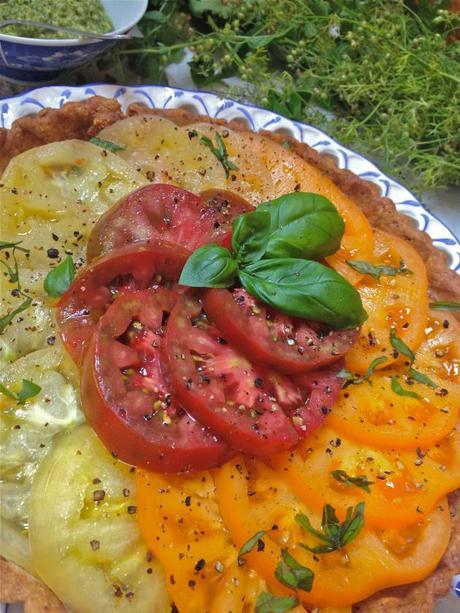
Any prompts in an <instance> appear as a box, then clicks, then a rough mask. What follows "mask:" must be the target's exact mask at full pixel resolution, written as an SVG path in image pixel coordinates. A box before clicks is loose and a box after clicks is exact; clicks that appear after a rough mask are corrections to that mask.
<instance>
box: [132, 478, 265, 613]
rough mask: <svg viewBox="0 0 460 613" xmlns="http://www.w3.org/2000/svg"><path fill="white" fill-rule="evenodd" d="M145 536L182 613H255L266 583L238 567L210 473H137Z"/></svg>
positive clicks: (247, 569)
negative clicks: (179, 474) (255, 606)
mask: <svg viewBox="0 0 460 613" xmlns="http://www.w3.org/2000/svg"><path fill="white" fill-rule="evenodd" d="M137 516H138V520H139V526H140V529H141V532H142V534H143V536H144V538H145V541H146V542H147V545H148V546H149V548H150V550H151V551H152V553H153V554H154V555H155V558H157V559H158V560H159V561H160V562H161V564H162V566H163V568H164V571H165V575H166V578H167V586H168V591H169V593H170V595H171V598H172V600H173V601H174V604H175V605H176V607H177V609H178V610H179V611H180V612H181V613H205V612H208V613H210V612H214V611H215V612H216V613H220V612H222V613H224V612H232V613H248V612H249V611H253V610H254V605H255V601H256V599H257V596H258V594H259V593H260V592H263V591H267V587H266V584H265V581H264V580H263V579H261V578H260V577H259V576H258V575H257V573H255V572H254V571H253V570H252V569H251V568H249V567H248V566H247V565H242V566H241V565H240V564H238V549H237V548H236V547H235V545H234V544H233V543H232V541H231V539H230V538H229V535H228V532H227V530H226V529H225V525H224V523H223V521H222V518H221V516H220V512H219V506H218V504H217V500H216V493H215V487H214V480H213V478H212V475H211V473H209V472H200V473H195V474H193V475H187V476H185V475H181V476H178V475H159V474H152V473H148V472H145V471H138V472H137Z"/></svg>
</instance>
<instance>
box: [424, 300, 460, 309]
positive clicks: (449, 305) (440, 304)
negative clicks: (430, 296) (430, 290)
mask: <svg viewBox="0 0 460 613" xmlns="http://www.w3.org/2000/svg"><path fill="white" fill-rule="evenodd" d="M430 309H433V310H434V311H460V302H453V301H452V300H437V301H436V302H430Z"/></svg>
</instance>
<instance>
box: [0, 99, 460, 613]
mask: <svg viewBox="0 0 460 613" xmlns="http://www.w3.org/2000/svg"><path fill="white" fill-rule="evenodd" d="M146 113H149V114H157V115H161V116H163V117H165V118H168V119H170V120H172V121H174V122H175V123H177V124H180V125H187V124H189V123H193V122H196V121H204V122H210V123H217V124H219V125H229V126H231V127H232V129H236V130H247V127H246V126H245V125H244V124H242V123H241V122H239V121H232V122H230V123H228V122H226V121H225V120H215V119H212V118H209V117H207V116H201V115H193V114H191V113H188V112H186V111H183V110H180V109H174V110H173V109H170V110H157V109H154V110H151V109H147V108H146V107H144V106H143V105H140V104H133V105H131V106H130V107H129V109H128V113H127V114H128V115H136V114H146ZM124 116H125V115H124V114H123V113H122V112H121V110H120V107H119V105H118V103H117V102H116V101H114V100H109V99H106V98H102V97H100V96H94V97H92V98H90V99H88V100H85V101H82V102H69V103H67V104H65V105H63V107H62V108H61V109H44V110H43V111H40V113H38V114H37V115H35V116H34V117H33V118H31V117H23V118H20V119H18V120H16V121H15V122H14V124H13V126H12V128H11V129H10V130H5V129H0V173H1V172H3V170H4V168H5V167H6V165H7V163H8V162H9V160H10V159H11V158H13V157H14V156H15V155H18V154H19V153H21V152H22V151H26V150H27V149H30V148H32V147H36V146H39V145H42V144H45V143H50V142H54V141H58V140H65V139H70V138H80V139H83V140H88V139H89V138H90V137H91V136H94V135H95V134H97V133H98V132H99V131H100V130H102V128H104V127H105V126H108V125H111V124H113V123H115V122H116V121H118V120H119V119H122V118H123V117H124ZM263 134H264V135H265V136H267V137H269V138H272V139H273V140H275V141H277V142H281V143H284V142H286V141H287V142H289V143H290V145H291V147H292V149H293V150H294V151H295V152H296V153H297V154H298V155H300V156H301V157H302V158H303V159H305V160H306V161H307V162H309V163H310V164H312V165H314V166H315V167H317V168H318V169H320V170H321V171H322V172H323V173H325V174H327V175H328V176H329V177H330V178H331V179H332V181H334V183H336V185H338V186H339V187H340V189H341V190H342V191H343V192H344V193H346V194H347V195H348V196H349V197H350V198H351V199H352V200H354V201H355V202H356V203H357V204H358V205H359V206H360V208H361V209H362V210H363V212H364V213H365V215H366V217H367V218H368V219H369V221H370V222H371V224H372V225H373V226H374V227H377V228H380V229H382V230H386V231H388V232H392V233H394V234H396V235H398V236H400V237H401V238H404V239H406V240H408V241H409V242H410V243H412V245H413V246H414V247H415V248H416V249H417V251H418V252H419V253H420V255H421V256H422V258H423V259H424V261H425V263H426V266H427V269H428V275H429V280H430V290H431V292H432V294H433V296H434V297H436V298H439V299H449V300H460V277H459V276H458V275H457V274H456V273H454V272H453V271H451V270H449V269H448V266H447V258H446V255H445V254H444V253H443V252H441V251H439V250H438V249H436V248H435V247H434V245H433V244H432V242H431V239H430V237H429V236H428V235H427V234H425V233H423V232H421V231H420V230H418V229H417V228H415V227H414V225H413V222H412V220H411V219H410V218H408V217H406V216H405V215H402V214H400V213H398V212H397V211H396V208H395V205H394V203H393V202H392V201H391V200H389V199H388V198H384V197H382V196H381V195H380V193H379V189H378V187H377V186H376V185H375V184H373V183H370V182H369V181H365V180H363V179H361V178H360V177H357V176H356V175H354V174H353V173H351V172H350V171H348V170H343V169H339V168H337V166H336V165H335V162H334V161H333V160H332V159H331V158H330V157H328V156H324V155H321V154H319V153H318V152H317V151H315V150H314V149H312V148H311V147H309V146H308V145H305V144H303V143H299V142H298V141H296V140H295V139H294V138H292V137H289V136H286V135H284V134H277V133H273V132H267V131H264V132H263ZM449 500H450V504H451V512H452V515H453V520H452V537H451V540H450V543H449V547H448V549H447V550H446V553H445V555H444V556H443V558H442V560H441V562H440V563H439V565H438V567H437V569H436V570H435V571H434V572H433V573H432V574H431V575H430V576H429V577H428V578H427V579H425V580H424V581H420V582H418V583H415V584H411V585H408V586H402V587H396V588H389V589H387V590H384V591H382V592H379V593H378V594H374V595H373V596H372V597H370V598H368V599H367V600H365V601H363V602H361V603H359V604H358V605H355V606H354V608H353V609H354V611H356V612H359V613H380V612H382V613H384V612H385V613H386V612H387V611H388V610H391V611H392V613H429V612H431V611H432V610H433V606H434V600H435V598H436V597H438V596H442V595H444V594H445V593H446V592H447V590H448V587H449V582H450V579H451V577H452V575H453V574H455V573H456V572H459V571H460V495H459V493H458V492H457V493H456V494H452V495H451V496H450V498H449ZM0 578H1V584H0V585H1V589H0V600H1V601H3V602H24V603H25V613H39V612H41V611H50V612H52V613H54V612H56V613H57V612H58V611H65V610H66V609H65V608H64V607H63V605H62V604H61V603H60V602H59V601H58V600H57V598H56V597H55V595H54V594H53V593H52V592H51V591H50V590H49V589H48V588H47V587H46V586H45V585H44V584H43V583H41V582H40V581H38V580H37V579H35V578H33V577H31V575H29V574H28V573H27V572H26V571H24V570H23V569H21V568H19V567H18V566H16V565H15V564H13V563H12V562H9V561H6V560H4V559H3V558H0Z"/></svg>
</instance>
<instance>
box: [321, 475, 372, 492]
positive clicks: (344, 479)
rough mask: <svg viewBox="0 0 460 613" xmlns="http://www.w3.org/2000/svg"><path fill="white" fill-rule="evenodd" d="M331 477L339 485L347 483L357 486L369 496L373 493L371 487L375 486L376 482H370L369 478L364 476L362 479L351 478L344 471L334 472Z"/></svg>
mask: <svg viewBox="0 0 460 613" xmlns="http://www.w3.org/2000/svg"><path fill="white" fill-rule="evenodd" d="M331 475H332V476H333V477H334V479H336V480H337V481H338V482H339V483H345V484H346V485H350V486H351V485H356V487H360V488H361V489H362V490H364V491H365V492H366V493H367V494H370V493H371V490H370V487H369V486H370V485H373V484H374V481H369V480H368V478H367V477H366V476H364V475H362V476H360V477H350V475H348V474H347V473H346V472H345V471H344V470H333V471H332V472H331Z"/></svg>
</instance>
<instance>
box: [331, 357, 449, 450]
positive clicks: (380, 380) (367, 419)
mask: <svg viewBox="0 0 460 613" xmlns="http://www.w3.org/2000/svg"><path fill="white" fill-rule="evenodd" d="M432 380H433V383H434V385H436V387H434V388H433V387H430V386H428V385H425V384H424V383H419V382H417V381H415V380H413V379H411V378H410V377H408V375H407V373H406V372H405V371H404V370H396V369H391V370H385V371H378V372H377V373H375V374H374V375H373V376H372V377H371V380H370V382H364V383H361V384H359V385H350V386H349V387H347V388H346V389H344V390H342V392H341V393H340V395H339V398H338V399H337V402H336V404H335V407H334V410H333V411H332V412H331V414H330V415H329V417H328V424H329V425H330V426H332V427H333V428H334V429H335V430H337V432H339V433H343V434H345V435H347V436H349V437H350V438H352V439H353V440H356V441H360V442H362V443H364V444H367V445H375V446H376V447H378V448H380V449H393V448H396V449H416V448H417V447H424V446H430V445H433V444H434V443H437V442H438V441H440V440H441V439H442V438H444V437H445V436H447V434H449V432H450V431H451V430H452V428H454V427H455V424H456V423H457V419H458V414H459V410H460V397H459V396H458V387H457V386H455V385H453V384H452V383H450V382H447V381H438V380H437V379H435V377H433V378H432ZM395 384H396V387H395ZM397 386H399V387H397ZM400 388H401V389H400ZM396 389H398V390H399V391H400V393H399V394H398V393H397V392H396V391H395V390H396ZM401 394H404V395H401ZM408 394H414V395H415V397H414V396H409V395H408Z"/></svg>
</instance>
